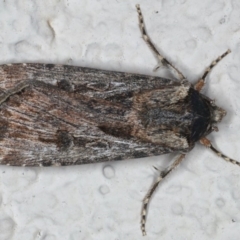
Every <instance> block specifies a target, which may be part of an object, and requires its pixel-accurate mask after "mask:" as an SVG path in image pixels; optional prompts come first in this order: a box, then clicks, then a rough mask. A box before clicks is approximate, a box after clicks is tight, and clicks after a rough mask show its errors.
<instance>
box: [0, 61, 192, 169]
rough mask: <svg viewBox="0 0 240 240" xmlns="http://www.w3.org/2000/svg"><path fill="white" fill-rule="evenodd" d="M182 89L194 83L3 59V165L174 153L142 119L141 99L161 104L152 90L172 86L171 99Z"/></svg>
mask: <svg viewBox="0 0 240 240" xmlns="http://www.w3.org/2000/svg"><path fill="white" fill-rule="evenodd" d="M179 87H182V90H183V91H185V92H186V91H187V89H188V87H186V86H181V84H180V83H178V82H175V81H171V80H168V79H163V78H157V77H148V76H142V75H136V74H128V73H119V72H108V71H101V70H95V69H89V68H80V67H73V66H63V65H50V64H48V65H46V64H13V65H2V66H1V67H0V103H1V105H0V163H1V164H8V165H14V166H21V165H25V166H39V165H43V166H50V165H73V164H84V163H95V162H103V161H111V160H121V159H129V158H138V157H146V156H151V155H159V154H163V153H168V152H172V151H175V150H176V148H174V147H171V146H168V145H167V144H166V142H165V143H164V144H161V143H159V142H154V141H151V139H149V137H147V135H148V133H147V131H146V130H147V129H146V128H145V126H144V124H143V123H141V120H140V118H139V117H140V115H139V113H141V111H142V110H143V108H144V107H145V105H143V104H139V101H140V102H141V101H146V100H147V101H149V104H150V105H151V104H160V103H156V102H155V103H154V101H152V102H151V98H152V95H151V94H149V92H150V91H152V90H155V92H154V94H156V95H157V94H160V92H158V91H157V90H159V91H162V90H161V89H164V88H168V89H169V90H168V94H166V99H165V100H164V101H168V100H169V99H172V97H171V96H172V95H173V94H175V92H176V91H179ZM171 89H172V90H171ZM171 94H172V95H171ZM184 94H185V93H184ZM178 96H180V95H178ZM182 97H185V96H182ZM175 100H176V101H178V100H177V99H176V98H175ZM161 104H164V102H162V103H161ZM178 140H179V139H178ZM188 148H189V146H188V145H186V146H183V145H182V149H183V150H187V149H188Z"/></svg>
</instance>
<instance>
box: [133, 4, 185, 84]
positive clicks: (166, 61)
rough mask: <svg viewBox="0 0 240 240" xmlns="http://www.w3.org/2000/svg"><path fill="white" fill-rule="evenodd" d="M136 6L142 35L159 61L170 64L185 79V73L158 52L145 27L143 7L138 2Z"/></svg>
mask: <svg viewBox="0 0 240 240" xmlns="http://www.w3.org/2000/svg"><path fill="white" fill-rule="evenodd" d="M136 8H137V12H138V19H139V27H140V30H141V33H142V37H143V39H144V41H145V42H146V43H147V44H148V46H149V47H150V48H151V49H152V51H153V52H154V54H155V55H156V57H157V59H158V61H159V62H161V63H162V64H163V65H168V66H170V67H172V68H173V69H174V70H175V71H176V72H177V73H178V76H179V79H180V80H183V79H185V77H184V76H183V74H182V73H181V72H180V71H179V70H178V69H177V68H175V67H174V66H173V65H172V64H171V63H170V62H169V61H168V60H167V59H166V58H164V57H163V56H162V55H161V54H160V53H159V52H158V50H157V49H156V47H155V46H154V44H153V43H152V41H151V39H150V38H149V36H148V35H147V31H146V28H145V24H144V20H143V15H142V12H141V9H140V5H139V4H137V5H136ZM158 68H159V66H158V67H157V68H156V69H155V70H157V69H158Z"/></svg>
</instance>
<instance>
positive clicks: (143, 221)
mask: <svg viewBox="0 0 240 240" xmlns="http://www.w3.org/2000/svg"><path fill="white" fill-rule="evenodd" d="M184 157H185V154H181V155H180V156H178V157H177V159H176V160H175V161H174V162H173V164H172V165H170V166H169V167H168V168H167V169H166V170H164V171H162V172H161V173H160V176H159V177H158V178H157V181H156V182H155V183H154V184H153V185H152V187H151V188H150V190H149V192H148V193H147V195H146V197H145V198H144V199H143V207H142V213H141V230H142V235H143V236H145V235H146V229H145V224H146V215H147V208H148V204H149V201H150V199H151V197H152V195H153V193H154V192H155V190H156V188H157V187H158V185H159V183H160V182H161V181H162V180H163V179H164V178H165V177H166V176H167V175H168V174H169V173H171V172H172V170H174V169H175V168H176V167H177V166H178V165H179V164H180V163H181V162H182V160H183V159H184Z"/></svg>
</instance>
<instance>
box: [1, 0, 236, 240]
mask: <svg viewBox="0 0 240 240" xmlns="http://www.w3.org/2000/svg"><path fill="white" fill-rule="evenodd" d="M136 3H139V4H141V8H142V11H143V14H144V17H145V22H146V25H147V30H148V33H149V35H150V36H151V38H152V40H153V41H154V43H155V44H156V46H157V48H158V49H160V50H161V52H162V53H163V54H164V55H165V56H167V57H168V58H169V59H170V60H171V61H172V62H173V63H174V64H175V66H177V67H178V68H179V69H181V71H182V72H183V73H184V74H185V76H187V78H188V79H189V81H191V82H192V83H194V82H196V81H197V79H198V78H199V77H200V76H201V75H202V73H203V72H204V69H205V68H206V67H207V66H208V65H209V64H210V62H211V61H212V60H214V59H215V58H216V57H217V56H219V55H220V54H222V53H223V52H225V51H226V50H227V49H228V48H230V49H231V50H232V53H231V54H229V55H228V56H227V57H226V58H225V59H224V60H223V61H222V62H221V63H220V64H219V65H218V66H217V67H216V68H215V69H214V70H213V71H212V73H211V74H210V76H209V78H208V81H207V85H206V88H205V92H206V94H207V95H208V96H209V97H211V98H214V99H216V103H217V104H218V105H219V106H221V107H223V108H224V109H226V110H227V111H228V115H227V116H226V117H225V118H224V120H223V121H222V123H221V124H219V132H218V133H213V134H211V136H209V138H210V139H211V140H212V141H213V143H214V144H215V146H216V147H217V148H218V149H221V150H222V151H223V152H224V153H226V154H227V155H229V156H231V157H233V158H236V159H238V160H239V161H240V147H239V146H240V140H239V139H240V138H239V135H240V79H239V78H240V69H239V66H240V14H239V12H240V2H239V1H237V0H232V1H228V0H212V1H209V0H201V1H199V0H191V1H190V0H151V1H143V0H142V1H140V0H139V1H136V0H133V1H113V0H111V1H110V0H98V1H87V0H44V1H37V0H5V1H3V0H2V1H0V63H11V62H42V63H61V64H71V65H77V66H87V67H94V68H101V69H106V70H117V71H127V72H134V73H144V74H156V75H159V76H167V75H168V73H167V71H166V69H161V70H159V71H158V72H157V73H153V72H152V69H153V68H154V67H155V66H156V59H155V58H154V56H153V55H152V52H151V51H150V50H149V48H148V47H147V46H146V44H145V42H144V41H143V40H142V38H141V35H140V31H139V28H138V18H137V13H136V10H135V4H136ZM172 157H173V155H171V156H168V155H165V156H159V157H154V158H145V159H140V160H139V159H136V160H131V161H121V162H112V163H110V164H109V163H107V164H104V163H102V164H93V165H85V166H73V167H60V168H54V167H52V168H13V167H6V166H0V239H1V240H10V239H14V240H15V239H16V240H17V239H20V240H22V239H26V240H33V239H34V240H35V239H36V240H37V239H40V240H43V239H44V240H81V239H87V240H93V239H97V240H101V239H102V240H106V239H111V240H120V239H124V240H126V239H130V240H134V239H136V240H138V239H162V240H163V239H164V240H170V239H174V240H175V239H177V240H191V239H194V240H198V239H201V240H203V239H204V240H205V239H206V240H208V239H209V240H210V239H211V240H212V239H218V240H226V239H231V240H238V239H239V235H240V217H239V216H240V168H239V167H237V166H234V165H232V164H230V163H226V162H224V161H223V160H221V159H219V158H218V157H216V156H215V155H214V154H213V153H211V152H210V151H208V150H207V149H204V147H202V146H200V145H199V144H197V146H196V148H195V149H194V150H193V151H192V152H191V153H189V155H188V156H187V158H186V159H185V161H184V163H183V164H182V165H181V166H180V167H179V168H178V169H177V170H176V171H175V172H174V173H173V174H172V175H171V176H170V177H169V178H167V179H166V180H165V181H164V182H163V184H162V185H161V186H160V188H158V190H157V192H156V194H155V195H154V198H153V200H152V201H151V205H150V210H149V214H148V219H147V226H146V227H147V233H148V235H147V236H146V237H144V238H143V237H142V236H141V232H140V224H139V222H140V209H141V201H142V199H143V197H144V196H145V194H146V192H147V191H148V189H149V186H150V185H151V183H152V182H153V179H154V177H156V176H157V174H158V173H157V172H156V171H155V170H154V169H153V168H152V166H153V165H154V166H157V167H158V168H160V169H163V168H165V167H167V166H168V164H169V161H170V160H171V159H172ZM16 158H17V156H16Z"/></svg>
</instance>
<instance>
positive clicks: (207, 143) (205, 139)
mask: <svg viewBox="0 0 240 240" xmlns="http://www.w3.org/2000/svg"><path fill="white" fill-rule="evenodd" d="M200 143H201V144H202V145H204V146H205V147H207V148H210V149H211V150H212V151H213V152H214V153H216V154H217V155H218V156H219V157H221V158H223V159H224V160H225V161H227V162H230V163H233V164H235V165H238V166H240V162H238V161H236V160H234V159H232V158H229V157H228V156H226V155H224V154H222V153H221V152H219V151H218V150H217V149H216V148H215V147H213V146H212V143H211V142H210V141H209V140H208V139H207V138H205V137H203V138H201V139H200Z"/></svg>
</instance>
